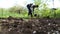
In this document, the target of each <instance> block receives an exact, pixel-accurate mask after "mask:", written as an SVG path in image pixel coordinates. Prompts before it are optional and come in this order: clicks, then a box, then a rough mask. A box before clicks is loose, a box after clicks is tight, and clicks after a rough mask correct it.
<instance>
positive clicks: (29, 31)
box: [0, 17, 60, 34]
mask: <svg viewBox="0 0 60 34" xmlns="http://www.w3.org/2000/svg"><path fill="white" fill-rule="evenodd" d="M56 31H58V32H59V34H60V19H58V18H57V19H54V18H50V19H48V18H30V19H23V18H12V17H11V18H10V17H9V18H0V34H48V32H50V34H51V33H53V32H56Z"/></svg>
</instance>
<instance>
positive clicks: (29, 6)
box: [27, 3, 33, 17]
mask: <svg viewBox="0 0 60 34" xmlns="http://www.w3.org/2000/svg"><path fill="white" fill-rule="evenodd" d="M32 5H33V4H32V3H31V4H28V5H27V8H28V15H31V17H32V9H31V6H32Z"/></svg>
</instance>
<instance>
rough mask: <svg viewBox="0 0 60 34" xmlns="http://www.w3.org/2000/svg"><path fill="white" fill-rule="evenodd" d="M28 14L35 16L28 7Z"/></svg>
mask: <svg viewBox="0 0 60 34" xmlns="http://www.w3.org/2000/svg"><path fill="white" fill-rule="evenodd" d="M28 15H30V16H31V17H32V16H33V15H32V10H31V9H28Z"/></svg>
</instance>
